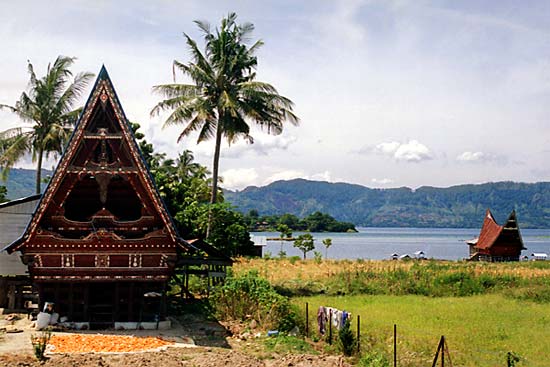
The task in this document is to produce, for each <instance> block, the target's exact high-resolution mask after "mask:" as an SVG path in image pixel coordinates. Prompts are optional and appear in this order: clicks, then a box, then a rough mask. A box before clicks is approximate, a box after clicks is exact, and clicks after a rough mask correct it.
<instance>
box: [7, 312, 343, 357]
mask: <svg viewBox="0 0 550 367" xmlns="http://www.w3.org/2000/svg"><path fill="white" fill-rule="evenodd" d="M4 316H5V315H1V318H0V329H7V330H11V331H21V332H15V333H6V332H2V333H0V367H3V366H9V367H12V366H13V367H35V366H36V367H38V366H41V367H54V366H55V367H73V366H75V367H87V366H94V367H95V366H99V367H122V366H132V367H149V366H151V367H152V366H162V367H175V366H187V367H195V366H200V367H283V366H285V367H286V366H296V367H314V366H315V367H333V366H335V367H336V366H338V367H344V366H350V364H349V363H348V362H346V361H345V360H344V359H343V358H342V357H340V356H333V355H326V354H323V353H321V354H319V355H310V354H277V353H268V352H265V350H263V349H262V344H261V343H260V342H259V339H255V338H252V337H249V338H248V339H247V340H243V338H242V335H238V334H237V333H236V334H234V335H232V336H231V335H230V332H229V331H228V329H232V331H233V332H235V326H234V325H231V326H229V325H228V327H227V328H226V327H224V326H222V325H221V324H219V323H217V322H213V321H206V320H200V319H196V318H193V317H187V318H184V319H183V320H181V319H180V320H175V319H173V320H172V328H171V329H170V330H161V331H156V330H151V331H149V330H125V331H114V330H106V331H101V332H97V331H88V332H86V333H91V334H98V333H101V334H117V335H136V336H160V337H161V338H163V339H167V340H172V341H174V342H175V343H176V346H177V347H169V348H168V349H167V350H164V351H160V352H141V353H123V354H122V353H121V354H100V353H86V354H50V355H48V358H47V360H46V361H44V362H39V361H37V360H36V358H35V357H34V355H33V354H32V347H31V343H30V337H31V335H32V334H34V333H36V332H35V331H34V330H33V329H32V328H31V326H32V324H31V321H30V320H28V319H27V318H26V316H25V315H20V318H19V319H18V320H15V321H6V320H4ZM79 333H81V332H79Z"/></svg>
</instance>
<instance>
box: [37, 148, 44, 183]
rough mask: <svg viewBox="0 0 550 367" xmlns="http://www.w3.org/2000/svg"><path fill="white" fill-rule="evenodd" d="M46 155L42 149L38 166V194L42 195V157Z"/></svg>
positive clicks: (39, 152)
mask: <svg viewBox="0 0 550 367" xmlns="http://www.w3.org/2000/svg"><path fill="white" fill-rule="evenodd" d="M43 155H44V150H42V149H40V150H39V151H38V163H37V164H36V193H37V194H40V191H41V190H40V184H41V181H42V156H43Z"/></svg>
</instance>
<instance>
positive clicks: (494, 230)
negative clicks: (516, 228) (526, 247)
mask: <svg viewBox="0 0 550 367" xmlns="http://www.w3.org/2000/svg"><path fill="white" fill-rule="evenodd" d="M501 231H502V226H500V225H498V223H497V222H496V221H495V218H494V217H493V214H492V213H491V210H489V209H487V212H485V220H484V221H483V226H482V227H481V231H480V232H479V239H478V240H477V244H476V247H477V248H479V249H488V248H490V247H491V246H493V244H494V243H495V241H496V239H497V238H498V236H499V235H500V232H501Z"/></svg>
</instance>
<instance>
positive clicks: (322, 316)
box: [317, 306, 327, 335]
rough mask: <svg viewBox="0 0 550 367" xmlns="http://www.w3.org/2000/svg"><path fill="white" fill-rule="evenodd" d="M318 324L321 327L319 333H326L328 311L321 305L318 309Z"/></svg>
mask: <svg viewBox="0 0 550 367" xmlns="http://www.w3.org/2000/svg"><path fill="white" fill-rule="evenodd" d="M317 326H318V327H319V334H321V335H325V332H326V331H327V312H326V308H325V307H323V306H319V310H317Z"/></svg>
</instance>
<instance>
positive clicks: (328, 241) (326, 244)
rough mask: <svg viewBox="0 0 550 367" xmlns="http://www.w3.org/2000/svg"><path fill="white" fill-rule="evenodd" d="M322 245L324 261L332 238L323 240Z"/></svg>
mask: <svg viewBox="0 0 550 367" xmlns="http://www.w3.org/2000/svg"><path fill="white" fill-rule="evenodd" d="M323 245H325V259H328V248H329V247H330V246H332V238H325V239H324V240H323Z"/></svg>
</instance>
